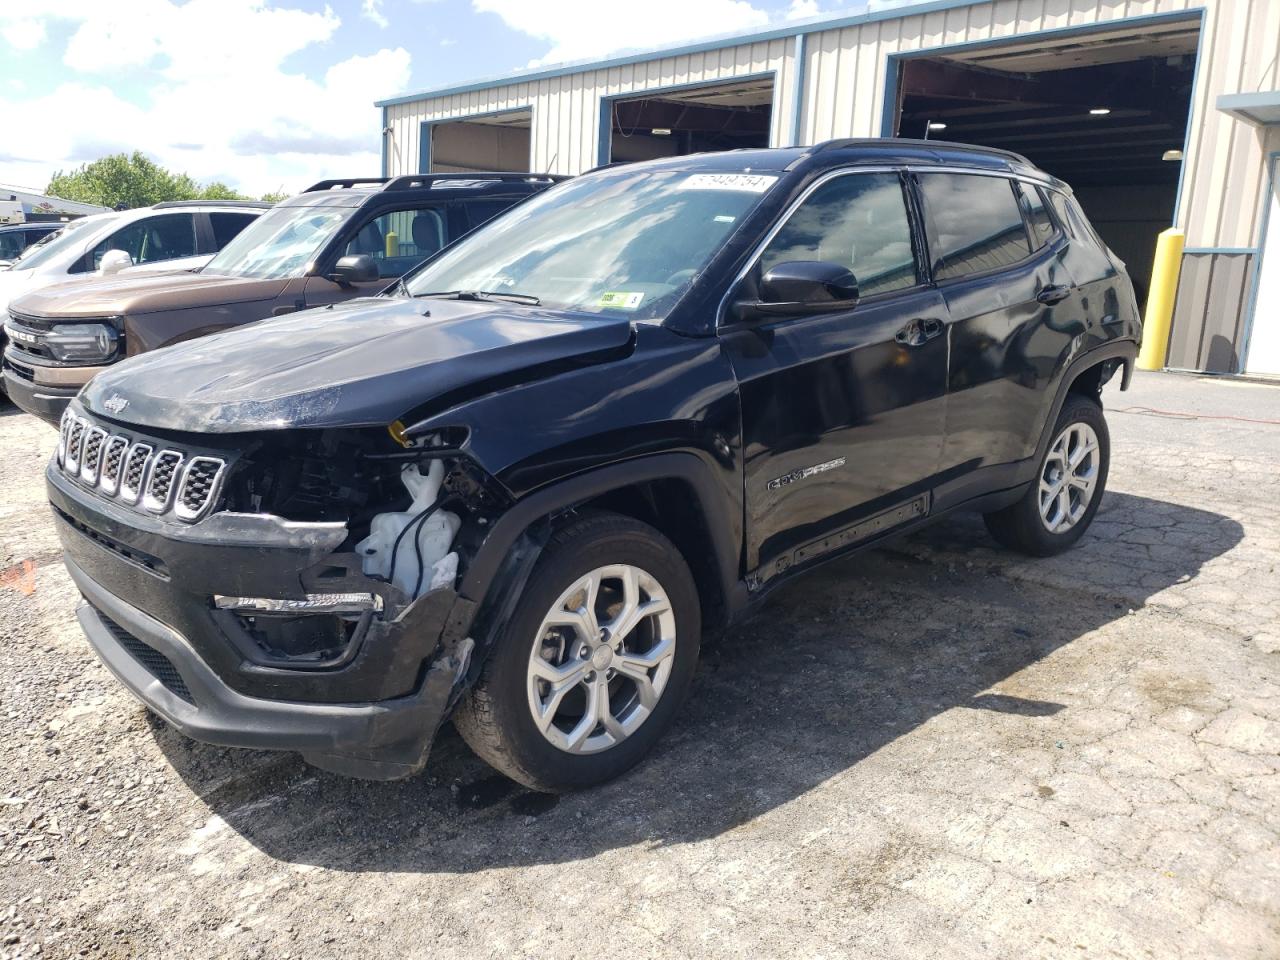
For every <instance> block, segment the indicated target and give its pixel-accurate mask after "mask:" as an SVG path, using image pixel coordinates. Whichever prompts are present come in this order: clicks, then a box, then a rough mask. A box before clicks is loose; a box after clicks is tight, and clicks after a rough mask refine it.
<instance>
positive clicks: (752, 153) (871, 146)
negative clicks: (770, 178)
mask: <svg viewBox="0 0 1280 960" xmlns="http://www.w3.org/2000/svg"><path fill="white" fill-rule="evenodd" d="M857 163H867V164H873V163H875V164H882V163H887V164H914V165H917V166H961V167H973V168H975V169H984V170H999V171H1002V172H1009V173H1017V174H1020V175H1023V176H1032V177H1035V178H1037V179H1039V180H1043V181H1045V182H1053V183H1059V181H1057V180H1056V179H1055V178H1054V177H1052V176H1050V175H1049V174H1047V173H1045V172H1044V171H1043V170H1040V169H1039V168H1038V167H1036V166H1035V165H1034V164H1032V163H1031V161H1030V160H1028V159H1027V158H1026V157H1024V156H1022V155H1021V154H1017V153H1013V152H1011V151H1008V150H997V149H995V148H994V147H981V146H977V145H975V144H970V143H950V142H948V141H945V140H909V139H906V138H900V137H875V138H865V139H847V140H826V141H824V142H822V143H816V144H814V145H812V146H808V147H779V148H773V149H760V150H725V151H720V152H716V153H694V154H687V155H685V156H680V157H669V158H665V159H662V160H647V161H642V165H643V166H645V167H648V168H651V169H652V168H657V169H668V170H706V171H714V172H726V173H727V172H731V171H734V172H743V171H773V172H778V173H781V172H783V171H788V170H796V169H798V168H800V167H801V166H802V165H803V166H807V167H810V168H819V169H825V168H827V167H835V166H842V165H846V164H857ZM625 166H635V165H634V164H606V165H605V166H603V167H597V168H595V169H596V170H606V169H613V168H617V169H622V168H623V167H625ZM1064 186H1065V185H1064Z"/></svg>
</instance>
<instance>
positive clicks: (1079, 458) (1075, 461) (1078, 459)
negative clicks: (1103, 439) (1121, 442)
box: [1068, 443, 1098, 470]
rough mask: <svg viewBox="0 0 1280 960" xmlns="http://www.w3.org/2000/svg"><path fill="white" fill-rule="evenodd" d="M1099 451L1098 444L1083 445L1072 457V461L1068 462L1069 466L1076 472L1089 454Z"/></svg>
mask: <svg viewBox="0 0 1280 960" xmlns="http://www.w3.org/2000/svg"><path fill="white" fill-rule="evenodd" d="M1097 449H1098V445H1097V444H1096V443H1084V444H1082V445H1081V446H1080V447H1078V448H1077V449H1076V452H1075V453H1073V454H1072V455H1071V459H1070V460H1069V461H1068V465H1069V466H1070V468H1071V469H1072V470H1075V468H1076V467H1078V466H1080V464H1081V463H1082V462H1083V461H1084V458H1085V457H1087V456H1089V454H1091V453H1093V451H1095V450H1097Z"/></svg>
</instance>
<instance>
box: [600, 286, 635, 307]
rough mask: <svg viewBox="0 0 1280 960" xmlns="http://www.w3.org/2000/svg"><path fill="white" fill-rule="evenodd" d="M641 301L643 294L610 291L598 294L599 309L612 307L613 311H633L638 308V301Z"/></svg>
mask: <svg viewBox="0 0 1280 960" xmlns="http://www.w3.org/2000/svg"><path fill="white" fill-rule="evenodd" d="M643 299H644V294H643V293H626V292H624V291H618V290H611V291H609V292H608V293H602V294H600V302H599V304H598V305H599V306H601V307H613V309H615V310H634V309H636V308H637V307H638V306H640V301H641V300H643Z"/></svg>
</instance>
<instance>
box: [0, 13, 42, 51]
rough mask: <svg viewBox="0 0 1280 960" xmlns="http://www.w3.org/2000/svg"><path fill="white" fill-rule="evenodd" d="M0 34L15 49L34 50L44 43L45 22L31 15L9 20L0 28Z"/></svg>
mask: <svg viewBox="0 0 1280 960" xmlns="http://www.w3.org/2000/svg"><path fill="white" fill-rule="evenodd" d="M0 36H2V37H4V42H5V43H7V44H8V45H9V46H11V47H13V48H14V49H15V50H34V49H35V48H36V47H38V46H40V44H42V43H44V23H42V22H41V21H39V20H35V19H32V18H30V17H22V18H19V19H15V20H8V21H5V22H4V26H3V28H0Z"/></svg>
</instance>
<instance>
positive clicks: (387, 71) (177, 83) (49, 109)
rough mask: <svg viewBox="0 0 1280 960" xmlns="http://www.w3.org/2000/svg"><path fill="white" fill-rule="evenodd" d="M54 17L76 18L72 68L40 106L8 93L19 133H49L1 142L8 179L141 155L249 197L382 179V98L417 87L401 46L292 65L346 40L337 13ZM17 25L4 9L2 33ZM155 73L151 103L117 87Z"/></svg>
mask: <svg viewBox="0 0 1280 960" xmlns="http://www.w3.org/2000/svg"><path fill="white" fill-rule="evenodd" d="M41 13H42V14H43V15H44V16H45V17H46V18H57V19H60V20H63V21H69V22H70V23H71V25H72V27H73V33H72V36H71V41H70V42H69V43H68V46H67V49H66V52H65V55H64V62H65V64H66V66H67V67H69V68H70V69H71V73H70V75H69V76H68V79H67V80H66V81H65V82H64V83H63V84H61V85H60V86H58V87H57V88H56V89H54V90H52V91H51V92H49V93H47V94H44V95H43V96H39V97H36V98H23V97H20V96H19V92H18V91H0V116H3V117H4V118H5V123H6V127H8V128H9V129H23V130H39V131H41V135H40V137H39V140H38V150H37V149H35V147H34V146H32V145H26V146H24V147H23V149H22V150H17V149H14V148H16V146H17V145H16V144H15V145H9V144H6V147H7V148H9V149H4V148H0V180H6V181H12V182H16V183H28V184H32V185H35V186H43V185H44V184H45V183H46V182H47V181H48V178H49V175H50V174H51V173H52V172H53V171H54V170H56V169H69V168H72V167H75V166H78V165H79V164H81V163H84V162H86V161H90V160H94V159H96V158H97V157H99V156H102V155H103V154H105V153H110V152H118V151H121V150H129V151H131V150H134V149H139V150H142V151H143V152H144V153H146V154H148V155H149V156H151V157H153V158H154V159H155V160H157V161H158V162H159V163H161V164H163V165H165V166H168V167H170V168H172V169H174V170H177V171H183V172H186V173H189V174H191V176H193V177H195V178H196V179H198V180H213V179H217V180H222V181H225V182H227V183H230V184H231V185H233V186H235V187H237V188H239V189H241V190H244V191H245V192H248V193H263V192H265V191H268V190H275V189H278V188H280V187H282V186H283V187H284V189H286V190H296V189H300V188H302V187H305V186H306V185H307V184H308V183H310V182H312V181H315V180H319V179H322V178H324V177H332V176H353V175H355V176H360V175H369V174H374V173H376V172H377V168H378V144H379V137H380V132H379V117H378V112H377V111H376V110H375V109H374V108H373V105H372V103H373V101H374V100H375V99H376V98H378V97H380V96H388V95H391V94H393V93H395V92H396V91H398V90H400V89H403V88H404V87H405V86H406V85H407V83H408V81H409V66H410V55H409V53H408V51H407V50H405V49H403V48H400V47H397V48H395V49H384V50H379V51H377V52H376V53H373V54H371V55H369V56H357V57H350V58H348V59H346V60H343V61H341V62H340V63H337V64H334V65H333V66H332V67H330V68H329V70H328V71H327V72H326V74H325V75H324V77H323V78H322V79H319V80H313V79H310V78H308V77H307V76H305V75H304V74H302V73H298V72H293V71H292V70H291V69H289V68H286V67H285V66H284V62H285V60H286V58H287V57H289V56H291V55H292V54H294V53H297V52H298V51H300V50H303V49H305V48H308V47H311V46H313V45H315V44H321V43H324V42H326V41H328V40H330V39H331V38H332V37H333V35H334V33H335V32H336V31H337V29H338V27H339V25H340V20H339V18H338V17H337V16H336V15H335V14H334V13H333V11H332V10H330V9H329V8H328V7H326V8H324V10H323V11H321V12H318V13H310V12H306V11H302V10H296V9H280V8H276V7H268V6H267V5H266V3H265V2H263V0H189V2H186V3H183V4H181V5H179V4H178V3H176V2H171V0H129V2H127V3H105V2H99V0H45V4H44V5H42V7H41ZM8 27H9V23H7V22H6V21H5V14H3V13H0V29H7V28H8ZM143 69H145V70H149V71H155V73H153V74H151V76H157V75H158V77H159V79H157V80H155V81H154V82H150V83H148V84H147V87H146V101H147V102H146V103H145V105H139V104H137V103H134V102H130V100H128V99H126V98H125V97H122V96H119V95H117V94H116V93H115V92H113V90H112V89H111V88H112V86H113V81H115V80H116V78H117V77H118V76H120V75H122V74H127V73H128V72H129V71H130V70H135V71H136V70H143ZM5 154H9V155H8V156H6V155H5ZM13 154H20V156H14V155H13ZM32 154H35V156H32Z"/></svg>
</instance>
